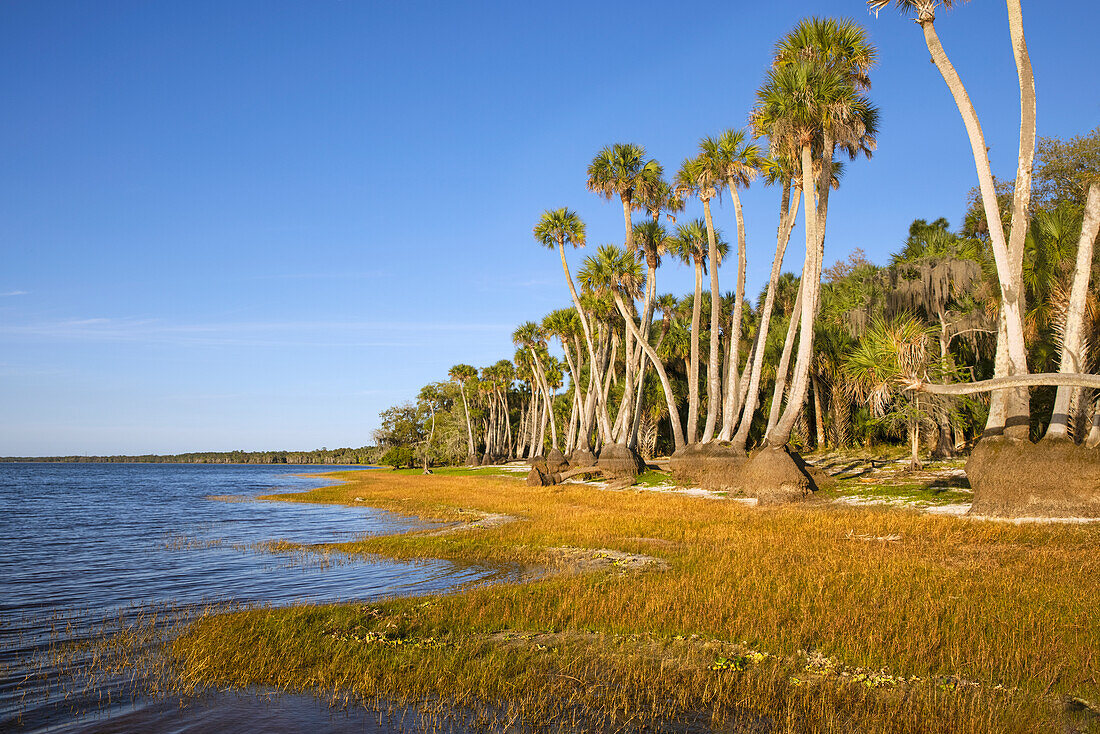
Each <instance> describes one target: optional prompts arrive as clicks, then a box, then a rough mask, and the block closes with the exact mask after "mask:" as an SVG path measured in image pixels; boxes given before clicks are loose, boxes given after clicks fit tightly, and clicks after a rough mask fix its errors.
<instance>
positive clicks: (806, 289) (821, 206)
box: [764, 139, 833, 448]
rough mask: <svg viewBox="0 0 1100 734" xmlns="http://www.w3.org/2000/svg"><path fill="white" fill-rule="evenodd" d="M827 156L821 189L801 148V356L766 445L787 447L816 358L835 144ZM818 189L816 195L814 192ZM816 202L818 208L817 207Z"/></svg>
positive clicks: (826, 148) (809, 158)
mask: <svg viewBox="0 0 1100 734" xmlns="http://www.w3.org/2000/svg"><path fill="white" fill-rule="evenodd" d="M822 149H823V150H824V151H825V156H824V158H823V159H822V166H821V169H822V178H823V179H824V182H825V183H824V185H822V186H818V185H817V182H816V181H815V180H814V166H813V158H812V154H811V151H810V146H809V145H804V146H802V204H803V207H804V209H805V213H804V216H805V219H806V260H805V263H804V265H803V268H802V282H801V284H800V285H801V288H802V315H801V317H800V319H799V320H800V331H799V335H798V355H797V357H796V358H795V363H794V370H793V379H792V380H791V390H790V396H789V398H788V400H787V408H786V410H785V411H784V412H783V414H782V416H781V417H780V418H779V421H778V422H777V423H776V424H775V426H774V427H773V428H772V430H771V431H769V432H768V435H767V436H766V437H765V439H764V440H765V443H766V444H767V445H768V446H773V447H777V448H778V447H779V446H783V445H784V444H786V443H787V441H788V440H789V439H790V436H791V429H792V428H793V427H794V422H795V421H796V420H797V419H798V415H799V413H801V412H802V407H803V403H804V402H805V401H806V394H807V390H808V387H809V375H810V360H811V359H812V357H813V346H814V318H815V317H816V316H817V302H818V297H819V296H820V294H821V260H822V252H821V249H822V246H823V245H824V243H825V238H824V233H825V232H824V230H825V227H824V225H825V221H824V219H825V218H824V216H823V215H824V213H825V210H826V207H827V206H828V199H829V179H828V178H825V177H827V176H831V175H832V165H831V164H832V149H833V146H832V141H830V140H828V139H827V140H826V141H825V144H824V145H823V146H822ZM815 188H817V191H816V192H815V191H814V189H815ZM814 202H817V206H814Z"/></svg>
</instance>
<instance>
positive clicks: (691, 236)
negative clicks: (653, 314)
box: [669, 219, 727, 443]
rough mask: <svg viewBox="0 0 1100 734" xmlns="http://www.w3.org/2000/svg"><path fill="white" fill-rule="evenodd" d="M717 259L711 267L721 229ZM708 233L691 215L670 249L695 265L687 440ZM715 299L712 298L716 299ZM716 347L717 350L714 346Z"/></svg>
mask: <svg viewBox="0 0 1100 734" xmlns="http://www.w3.org/2000/svg"><path fill="white" fill-rule="evenodd" d="M714 236H715V239H716V242H715V248H714V250H715V254H716V256H717V257H716V259H715V261H714V262H710V267H711V268H712V269H713V268H717V267H718V266H719V265H721V264H722V257H724V256H725V253H726V250H727V246H726V243H725V242H722V241H721V240H719V239H718V237H720V233H719V232H717V231H714ZM709 240H710V233H709V232H708V230H707V226H706V222H705V221H703V220H702V219H694V220H692V221H690V222H686V223H684V224H679V225H677V226H676V235H675V237H673V238H672V241H671V243H670V247H669V251H670V252H672V253H673V254H675V255H676V256H677V257H678V258H679V259H680V261H681V262H683V263H684V264H685V265H694V267H695V298H694V301H693V302H692V309H691V371H692V374H689V375H688V417H687V441H688V443H695V442H696V439H697V434H698V425H699V331H700V316H701V313H700V312H701V310H702V300H703V273H704V271H706V269H707V265H708V255H709V253H710V242H709ZM717 300H718V299H716V298H715V299H712V302H716V301H717ZM715 351H717V350H715Z"/></svg>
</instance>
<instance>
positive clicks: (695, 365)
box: [687, 258, 703, 443]
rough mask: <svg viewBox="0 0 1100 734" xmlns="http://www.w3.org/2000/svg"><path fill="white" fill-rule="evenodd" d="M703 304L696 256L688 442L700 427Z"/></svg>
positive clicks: (691, 440)
mask: <svg viewBox="0 0 1100 734" xmlns="http://www.w3.org/2000/svg"><path fill="white" fill-rule="evenodd" d="M702 305H703V263H702V260H700V259H699V258H695V300H694V301H693V302H692V305H691V357H690V359H691V369H690V370H688V420H687V423H688V429H687V440H688V443H695V439H696V435H697V429H698V427H699V322H700V313H699V311H700V310H702Z"/></svg>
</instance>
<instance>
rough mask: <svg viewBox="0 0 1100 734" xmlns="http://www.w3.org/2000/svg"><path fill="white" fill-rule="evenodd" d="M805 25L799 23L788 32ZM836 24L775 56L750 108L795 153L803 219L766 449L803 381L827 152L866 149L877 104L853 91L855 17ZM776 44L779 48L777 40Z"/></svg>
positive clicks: (787, 422)
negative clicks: (776, 409) (795, 310)
mask: <svg viewBox="0 0 1100 734" xmlns="http://www.w3.org/2000/svg"><path fill="white" fill-rule="evenodd" d="M811 23H813V21H803V23H802V24H800V26H799V28H797V29H796V30H795V32H794V33H792V36H795V35H796V34H797V33H798V32H799V30H800V29H801V28H802V27H803V26H806V25H808V24H811ZM835 27H836V28H838V29H843V33H840V32H837V33H834V34H825V35H824V36H823V37H821V38H819V39H818V40H819V42H821V43H823V44H828V42H829V41H830V40H835V41H836V47H834V46H830V45H824V46H823V47H822V48H819V49H817V50H816V51H814V52H813V53H803V54H800V55H799V56H798V58H797V59H794V60H788V59H785V58H783V57H782V56H780V57H779V58H777V65H776V66H775V67H774V68H773V69H772V70H771V71H770V72H769V74H768V78H767V80H766V82H765V84H764V86H762V87H761V89H760V90H759V91H758V92H757V100H758V103H757V107H756V109H755V110H754V112H753V119H754V123H755V124H756V126H757V129H762V130H764V131H766V132H767V134H768V137H769V141H770V144H771V149H772V150H771V152H772V154H773V155H775V154H779V153H787V154H788V155H790V156H792V157H796V158H798V159H800V162H801V165H802V198H803V207H804V213H805V219H806V260H805V264H804V265H803V272H802V304H801V305H802V308H801V310H802V316H801V319H800V320H801V324H800V332H799V342H798V354H797V358H796V361H795V367H794V370H793V379H792V382H791V389H790V397H789V400H788V403H787V408H786V410H785V411H784V413H783V414H782V416H781V417H780V419H779V421H778V422H777V423H776V424H775V426H774V427H773V428H772V430H771V431H769V435H768V436H767V437H766V439H765V441H766V443H767V444H768V445H769V446H773V447H778V446H782V445H784V444H786V443H787V440H788V438H789V436H790V432H791V429H792V428H793V427H794V423H795V421H796V420H797V418H798V414H799V413H800V411H801V409H802V404H803V402H804V401H805V397H806V394H807V389H808V387H809V367H810V360H811V357H812V354H813V334H814V332H813V320H814V316H815V315H816V313H817V306H818V300H819V295H820V290H821V260H822V248H823V245H824V237H825V219H826V216H827V212H828V202H829V191H830V186H829V183H830V182H831V180H832V177H833V175H834V173H835V163H834V160H833V156H834V154H835V150H836V148H840V149H841V150H844V151H846V152H848V153H849V155H851V156H855V155H856V154H857V153H860V152H862V153H865V154H868V155H869V154H870V151H871V150H873V148H874V145H875V134H876V131H877V125H878V110H877V108H875V107H874V105H872V104H871V103H870V101H869V100H868V99H867V97H866V96H865V95H863V94H861V93H860V92H859V91H858V90H857V87H856V82H855V77H856V74H855V73H854V69H856V68H857V67H858V66H859V64H860V63H862V62H863V60H864V59H868V58H870V59H871V60H873V58H874V53H873V52H870V53H868V52H865V51H860V50H858V49H857V44H858V45H859V46H862V47H868V48H871V44H870V41H868V40H867V37H866V33H865V32H864V31H863V29H862V28H860V27H859V26H858V25H856V24H855V23H852V22H850V21H837V22H836V24H835ZM779 48H780V50H781V51H782V49H783V48H784V44H783V42H781V43H780V46H779ZM815 151H817V153H818V157H817V161H816V165H815V160H814V153H815ZM815 202H816V204H817V205H816V206H815V205H814V203H815Z"/></svg>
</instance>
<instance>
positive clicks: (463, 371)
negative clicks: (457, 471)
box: [447, 364, 477, 460]
mask: <svg viewBox="0 0 1100 734" xmlns="http://www.w3.org/2000/svg"><path fill="white" fill-rule="evenodd" d="M447 376H448V377H449V378H450V379H451V381H452V382H455V383H457V384H458V391H459V393H460V394H461V395H462V414H463V416H465V418H466V436H467V440H468V442H469V453H468V454H467V456H468V460H472V459H474V458H475V457H476V455H477V447H476V446H474V428H473V424H472V423H471V422H470V404H469V403H468V402H467V400H466V383H467V382H469V381H470V380H472V379H474V378H475V377H477V369H475V368H474V367H472V366H471V365H468V364H456V365H455V366H454V367H451V369H450V370H449V371H448V372H447Z"/></svg>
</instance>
